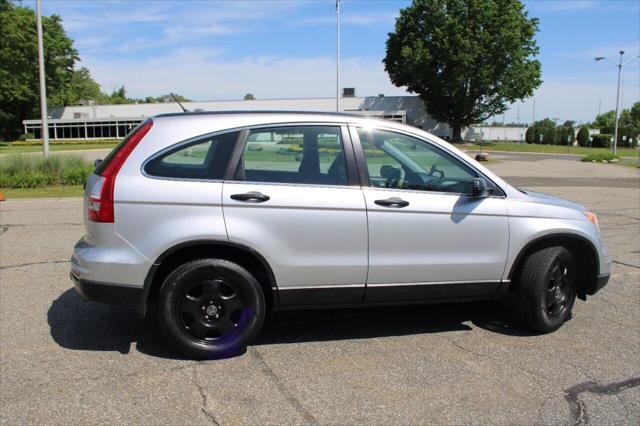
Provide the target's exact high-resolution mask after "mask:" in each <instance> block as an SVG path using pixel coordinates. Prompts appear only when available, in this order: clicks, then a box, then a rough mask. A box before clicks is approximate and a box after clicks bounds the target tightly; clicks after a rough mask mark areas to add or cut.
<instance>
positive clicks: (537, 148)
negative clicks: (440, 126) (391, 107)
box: [456, 142, 640, 157]
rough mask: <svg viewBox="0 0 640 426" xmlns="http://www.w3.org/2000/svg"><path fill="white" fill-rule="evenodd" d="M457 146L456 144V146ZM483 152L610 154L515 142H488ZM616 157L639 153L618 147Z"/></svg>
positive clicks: (599, 150)
mask: <svg viewBox="0 0 640 426" xmlns="http://www.w3.org/2000/svg"><path fill="white" fill-rule="evenodd" d="M456 146H457V144H456ZM468 149H470V150H479V149H480V144H476V143H474V144H473V146H471V147H469V148H468ZM484 150H485V151H509V152H539V153H547V154H575V155H589V154H592V153H599V152H601V153H607V152H611V149H610V148H587V147H582V146H562V145H539V144H528V143H516V142H490V143H486V144H485V145H484ZM618 155H619V156H620V157H638V156H640V151H639V150H638V149H636V148H620V147H618Z"/></svg>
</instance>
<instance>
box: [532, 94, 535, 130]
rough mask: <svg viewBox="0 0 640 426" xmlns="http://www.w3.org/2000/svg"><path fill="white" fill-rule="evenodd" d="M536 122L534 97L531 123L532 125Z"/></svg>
mask: <svg viewBox="0 0 640 426" xmlns="http://www.w3.org/2000/svg"><path fill="white" fill-rule="evenodd" d="M535 122H536V98H533V118H532V120H531V125H532V126H533V125H534V124H535Z"/></svg>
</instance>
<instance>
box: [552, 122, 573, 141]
mask: <svg viewBox="0 0 640 426" xmlns="http://www.w3.org/2000/svg"><path fill="white" fill-rule="evenodd" d="M575 140H576V132H575V130H574V129H573V127H571V126H564V125H563V126H558V127H557V135H556V140H555V143H556V144H557V145H570V144H572V143H573V142H574V141H575Z"/></svg>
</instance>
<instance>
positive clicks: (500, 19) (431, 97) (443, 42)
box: [383, 0, 542, 141]
mask: <svg viewBox="0 0 640 426" xmlns="http://www.w3.org/2000/svg"><path fill="white" fill-rule="evenodd" d="M537 31H538V20H537V19H536V18H531V19H530V18H528V15H527V12H526V11H525V10H524V6H523V5H522V3H521V2H520V1H518V0H414V1H413V3H412V4H411V5H410V6H409V7H407V8H406V9H402V10H401V11H400V16H399V17H398V19H397V20H396V25H395V31H394V32H392V33H389V37H388V39H387V52H386V57H385V58H384V60H383V63H384V66H385V69H386V71H387V72H388V73H389V76H390V78H391V81H392V82H393V83H394V84H395V85H396V86H406V87H407V88H408V89H409V91H411V92H413V93H417V94H418V95H419V96H420V98H421V99H422V100H423V101H424V103H425V107H426V109H427V112H428V113H429V114H430V115H431V116H432V117H434V118H435V119H437V120H439V121H441V122H446V123H448V124H449V126H451V128H452V139H453V140H454V141H460V140H462V134H461V131H462V127H464V126H468V125H472V124H476V123H480V122H482V121H484V120H486V119H487V118H489V117H491V116H494V115H497V114H501V113H503V112H504V111H505V110H506V109H507V105H508V104H510V103H513V102H515V101H517V100H522V99H525V98H527V97H530V96H531V95H532V94H533V91H534V89H535V88H537V87H538V86H540V84H541V83H542V81H541V79H540V62H538V61H537V60H534V59H532V58H533V57H534V56H535V55H537V54H538V47H537V44H536V41H535V39H534V36H535V34H536V32H537Z"/></svg>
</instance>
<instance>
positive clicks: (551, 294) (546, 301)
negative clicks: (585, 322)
mask: <svg viewBox="0 0 640 426" xmlns="http://www.w3.org/2000/svg"><path fill="white" fill-rule="evenodd" d="M575 300H576V266H575V262H574V260H573V257H572V256H571V253H570V252H569V250H567V249H566V248H564V247H560V246H557V247H547V248H543V249H541V250H538V251H536V252H534V253H533V254H531V255H530V256H529V257H528V258H527V259H526V260H525V263H524V265H523V268H522V270H521V273H520V276H519V281H518V287H517V289H516V308H517V311H518V314H519V316H520V319H521V321H522V323H523V324H524V325H525V326H527V327H529V328H531V329H533V330H535V331H537V332H540V333H550V332H552V331H555V330H557V329H558V328H560V326H561V325H562V324H564V323H565V322H566V321H567V320H569V319H570V318H571V309H572V308H573V304H574V303H575Z"/></svg>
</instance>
